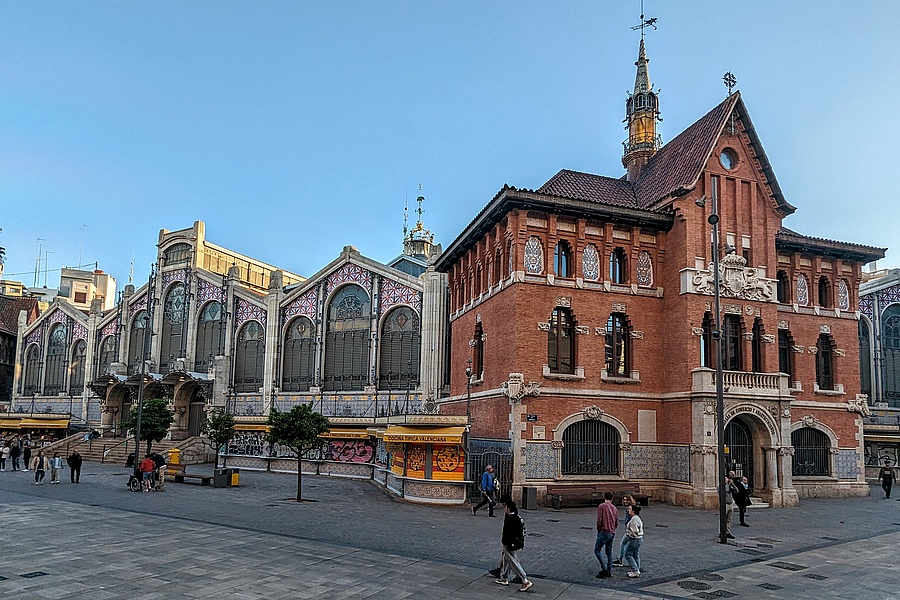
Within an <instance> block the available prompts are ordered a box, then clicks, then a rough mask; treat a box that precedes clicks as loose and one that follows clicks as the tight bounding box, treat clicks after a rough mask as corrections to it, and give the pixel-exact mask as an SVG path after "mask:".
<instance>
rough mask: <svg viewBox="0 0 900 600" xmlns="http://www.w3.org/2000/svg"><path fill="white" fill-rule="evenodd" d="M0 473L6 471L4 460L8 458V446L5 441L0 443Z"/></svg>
mask: <svg viewBox="0 0 900 600" xmlns="http://www.w3.org/2000/svg"><path fill="white" fill-rule="evenodd" d="M0 446H2V448H0V471H5V470H6V459H7V458H9V444H8V443H6V441H3V442H0Z"/></svg>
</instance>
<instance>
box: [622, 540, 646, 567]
mask: <svg viewBox="0 0 900 600" xmlns="http://www.w3.org/2000/svg"><path fill="white" fill-rule="evenodd" d="M643 542H644V538H628V544H627V545H626V546H625V548H626V549H625V558H627V559H628V564H630V565H631V569H632V570H633V571H640V570H641V544H642V543H643Z"/></svg>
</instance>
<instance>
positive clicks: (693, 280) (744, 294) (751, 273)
mask: <svg viewBox="0 0 900 600" xmlns="http://www.w3.org/2000/svg"><path fill="white" fill-rule="evenodd" d="M714 270H715V269H714V266H713V263H709V266H708V267H707V268H706V269H696V268H695V269H683V270H682V271H681V293H683V294H684V293H688V294H691V293H693V294H704V295H707V296H712V295H713V292H714V287H713V284H714V279H715V278H714ZM776 285H777V281H776V280H775V279H769V278H767V277H761V276H760V273H759V271H758V270H757V269H755V268H753V267H748V266H747V261H746V259H744V257H743V256H738V255H737V254H726V255H725V256H724V257H723V258H722V260H720V261H719V292H720V293H721V295H722V297H724V298H737V299H740V300H756V301H759V302H774V301H775V289H776Z"/></svg>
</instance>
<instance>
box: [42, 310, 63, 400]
mask: <svg viewBox="0 0 900 600" xmlns="http://www.w3.org/2000/svg"><path fill="white" fill-rule="evenodd" d="M66 346H67V344H66V326H65V325H63V324H62V323H57V324H56V325H54V326H53V329H51V330H50V340H49V342H48V344H47V375H46V381H45V382H44V393H45V394H46V395H48V396H55V395H57V394H59V393H60V392H61V391H63V390H64V389H65V385H66V371H67V368H68V365H67V362H68V361H66Z"/></svg>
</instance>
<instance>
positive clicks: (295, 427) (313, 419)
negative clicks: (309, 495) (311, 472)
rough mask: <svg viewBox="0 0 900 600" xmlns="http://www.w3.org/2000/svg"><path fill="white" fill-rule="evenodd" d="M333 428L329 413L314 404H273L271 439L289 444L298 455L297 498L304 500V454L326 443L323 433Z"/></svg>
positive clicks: (270, 415)
mask: <svg viewBox="0 0 900 600" xmlns="http://www.w3.org/2000/svg"><path fill="white" fill-rule="evenodd" d="M328 431H329V423H328V417H326V416H324V415H322V414H319V413H317V412H315V411H314V410H313V409H312V406H311V405H310V404H299V405H297V406H295V407H294V408H292V409H291V410H290V411H289V412H280V411H279V410H278V409H277V408H272V412H270V413H269V443H270V444H279V445H281V446H287V447H288V448H290V449H291V451H292V452H293V453H294V456H296V457H297V502H300V501H301V495H302V485H303V469H302V468H301V463H302V460H303V456H304V455H305V454H307V453H308V452H310V451H312V450H318V449H321V448H322V447H323V446H324V445H325V443H326V442H325V440H323V439H322V438H321V437H319V436H320V435H322V434H323V433H327V432H328Z"/></svg>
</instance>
